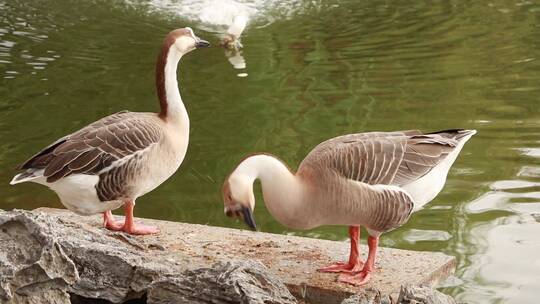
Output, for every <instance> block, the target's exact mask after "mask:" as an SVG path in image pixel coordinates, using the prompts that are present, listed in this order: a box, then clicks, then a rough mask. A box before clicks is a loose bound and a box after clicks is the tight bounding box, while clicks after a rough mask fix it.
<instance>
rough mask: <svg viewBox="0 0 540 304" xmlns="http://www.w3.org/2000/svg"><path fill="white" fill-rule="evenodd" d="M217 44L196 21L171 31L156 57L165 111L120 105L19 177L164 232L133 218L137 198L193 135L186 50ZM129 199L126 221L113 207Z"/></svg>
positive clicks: (77, 203)
mask: <svg viewBox="0 0 540 304" xmlns="http://www.w3.org/2000/svg"><path fill="white" fill-rule="evenodd" d="M209 45H210V44H209V43H208V42H207V41H204V40H201V39H199V38H198V37H196V36H195V34H194V33H193V30H191V28H189V27H187V28H183V29H177V30H174V31H172V32H170V33H169V34H168V35H167V36H166V37H165V40H164V41H163V45H162V48H161V53H160V54H159V56H158V58H157V63H156V88H157V95H158V98H159V102H160V107H161V112H159V113H134V112H128V111H122V112H118V113H116V114H112V115H110V116H107V117H104V118H102V119H100V120H98V121H96V122H94V123H91V124H90V125H88V126H86V127H84V128H82V129H81V130H79V131H77V132H75V133H73V134H70V135H67V136H65V137H62V138H60V139H59V140H57V141H56V142H54V143H53V144H51V145H50V146H48V147H46V148H45V149H43V150H42V151H41V152H39V153H38V154H36V155H35V156H33V157H32V158H30V159H29V160H27V161H26V162H25V163H23V164H22V165H20V166H19V169H21V170H24V171H23V172H22V173H20V174H17V175H16V176H15V177H14V178H13V180H12V181H11V184H12V185H14V184H18V183H22V182H28V181H31V182H34V183H38V184H42V185H45V186H48V187H49V188H51V189H52V190H53V191H55V192H56V193H57V194H58V196H59V198H60V200H61V201H62V203H63V204H64V206H66V208H68V209H69V210H71V211H73V212H75V213H78V214H82V215H90V214H96V213H103V217H104V226H105V227H106V228H108V229H111V230H123V231H125V232H127V233H130V234H150V233H157V232H159V230H158V229H157V228H156V227H150V226H143V225H137V224H135V223H134V222H133V208H134V206H135V200H136V199H137V198H138V197H139V196H142V195H144V194H146V193H148V192H150V191H152V190H153V189H154V188H156V187H157V186H159V185H160V184H161V183H163V182H164V181H165V180H167V179H168V178H169V177H170V176H171V175H172V174H173V173H174V172H175V171H176V170H177V169H178V167H179V166H180V164H181V163H182V160H183V159H184V156H185V154H186V150H187V146H188V141H189V118H188V114H187V111H186V108H185V107H184V104H183V103H182V99H181V98H180V92H179V90H178V82H177V80H176V69H177V66H178V62H179V61H180V58H182V56H183V55H184V54H186V53H188V52H190V51H192V50H194V49H195V48H201V47H207V46H209ZM121 205H124V208H125V215H126V217H125V221H124V223H121V222H116V221H115V220H114V218H113V216H112V213H111V210H112V209H116V208H118V207H120V206H121Z"/></svg>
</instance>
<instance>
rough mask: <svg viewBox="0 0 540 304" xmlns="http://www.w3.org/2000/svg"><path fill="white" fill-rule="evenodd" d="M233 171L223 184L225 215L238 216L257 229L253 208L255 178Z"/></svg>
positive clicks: (253, 228)
mask: <svg viewBox="0 0 540 304" xmlns="http://www.w3.org/2000/svg"><path fill="white" fill-rule="evenodd" d="M235 173H236V172H233V173H232V174H231V175H230V176H229V177H228V178H227V179H226V180H225V183H224V184H223V203H224V204H225V209H224V212H225V215H227V216H228V217H237V218H240V219H242V220H244V222H245V223H246V224H247V225H248V226H249V227H250V228H251V229H252V230H257V226H256V224H255V218H254V217H253V209H254V208H255V196H254V195H253V180H250V179H249V178H248V177H247V176H244V175H241V174H235Z"/></svg>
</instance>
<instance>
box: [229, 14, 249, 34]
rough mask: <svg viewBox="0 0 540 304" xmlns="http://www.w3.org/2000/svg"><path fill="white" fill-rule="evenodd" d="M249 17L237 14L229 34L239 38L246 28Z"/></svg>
mask: <svg viewBox="0 0 540 304" xmlns="http://www.w3.org/2000/svg"><path fill="white" fill-rule="evenodd" d="M247 21H248V18H247V17H246V16H244V15H238V16H235V17H234V19H233V22H232V24H231V26H229V29H228V30H227V34H229V35H232V36H234V37H236V38H239V37H240V35H242V32H243V31H244V29H245V28H246V25H247Z"/></svg>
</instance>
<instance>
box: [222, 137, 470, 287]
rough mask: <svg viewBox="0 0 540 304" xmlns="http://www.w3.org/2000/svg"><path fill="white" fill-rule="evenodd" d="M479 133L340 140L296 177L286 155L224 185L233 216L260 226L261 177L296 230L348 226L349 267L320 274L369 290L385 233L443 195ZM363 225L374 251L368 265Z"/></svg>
mask: <svg viewBox="0 0 540 304" xmlns="http://www.w3.org/2000/svg"><path fill="white" fill-rule="evenodd" d="M475 133H476V131H474V130H462V129H456V130H445V131H439V132H434V133H427V134H423V133H421V132H420V131H397V132H372V133H359V134H350V135H344V136H339V137H336V138H332V139H330V140H327V141H325V142H323V143H321V144H319V145H318V146H317V147H315V149H313V151H311V152H310V153H309V154H308V156H307V157H306V158H305V159H304V160H303V161H302V163H301V164H300V166H299V168H298V172H297V173H296V174H295V173H293V172H292V171H291V170H290V169H288V167H287V166H286V165H285V164H284V163H283V162H282V161H280V160H279V159H278V158H276V157H274V156H272V155H269V154H255V155H252V156H249V157H247V158H246V159H244V160H243V161H242V162H240V164H239V165H238V166H237V167H236V168H235V169H234V170H233V172H232V173H231V174H230V175H229V177H228V178H227V179H226V181H225V183H224V186H223V200H224V204H225V214H226V215H228V216H236V217H240V218H242V219H243V220H244V221H245V222H246V223H247V225H249V226H250V227H251V228H252V229H256V226H255V221H254V218H253V208H254V206H255V197H254V195H253V182H254V181H255V179H260V181H261V185H262V192H263V197H264V201H265V202H266V206H267V209H268V211H269V212H270V213H271V214H272V215H273V216H274V217H275V218H276V219H277V220H278V222H280V223H281V224H283V225H285V226H287V227H290V228H295V229H311V228H314V227H317V226H321V225H347V226H349V236H350V240H351V249H350V255H349V260H348V262H346V263H337V264H334V265H331V266H328V267H325V268H321V269H319V271H322V272H344V273H345V274H343V275H341V276H340V277H339V281H341V282H345V283H350V284H354V285H362V284H365V283H367V282H368V281H369V280H370V277H371V273H372V272H373V270H374V266H375V256H376V252H377V246H378V242H379V236H380V235H381V234H382V233H384V232H387V231H390V230H392V229H395V228H397V227H400V226H401V225H403V224H404V223H405V222H407V220H408V219H409V216H410V214H411V212H412V211H414V210H418V209H419V208H421V207H422V206H423V205H425V204H426V203H428V202H429V201H431V200H432V199H433V198H435V196H437V194H438V193H439V192H440V191H441V189H442V188H443V186H444V183H445V181H446V176H447V174H448V171H449V170H450V167H451V166H452V164H453V163H454V161H455V160H456V158H457V156H458V154H459V152H460V151H461V149H462V148H463V145H464V144H465V142H467V140H469V138H471V136H473V135H474V134H475ZM360 226H364V227H366V229H367V231H368V233H369V236H368V247H369V253H368V258H367V261H366V262H363V261H362V260H360V253H359V247H358V242H359V238H360Z"/></svg>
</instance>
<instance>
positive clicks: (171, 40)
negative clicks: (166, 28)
mask: <svg viewBox="0 0 540 304" xmlns="http://www.w3.org/2000/svg"><path fill="white" fill-rule="evenodd" d="M164 44H165V45H167V46H169V48H170V49H175V50H176V51H178V52H179V53H180V54H186V53H189V52H191V51H193V50H194V49H198V48H205V47H209V46H210V43H209V42H208V41H206V40H202V39H201V38H199V37H197V36H195V34H194V33H193V30H192V29H191V28H190V27H186V28H181V29H177V30H174V31H172V32H170V33H169V34H168V35H167V37H165V43H164Z"/></svg>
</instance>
